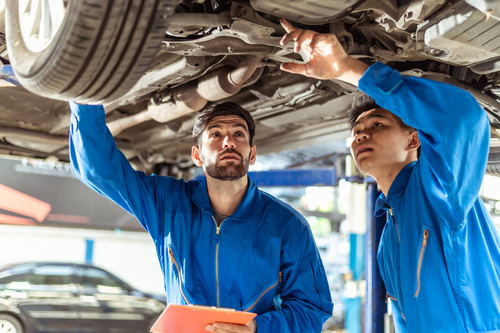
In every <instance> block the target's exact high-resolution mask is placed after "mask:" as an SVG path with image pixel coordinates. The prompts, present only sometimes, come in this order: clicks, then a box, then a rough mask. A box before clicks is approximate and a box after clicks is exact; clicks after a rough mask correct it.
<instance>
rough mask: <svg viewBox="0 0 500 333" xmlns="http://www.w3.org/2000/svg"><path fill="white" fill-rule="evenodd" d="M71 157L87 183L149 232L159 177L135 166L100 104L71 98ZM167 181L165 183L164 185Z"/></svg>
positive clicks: (153, 231)
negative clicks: (116, 137) (124, 152)
mask: <svg viewBox="0 0 500 333" xmlns="http://www.w3.org/2000/svg"><path fill="white" fill-rule="evenodd" d="M70 108H71V125H70V132H69V134H70V138H69V143H70V144H69V148H70V160H71V167H72V169H73V172H74V174H75V175H76V176H77V178H78V179H80V180H81V181H82V182H83V183H84V184H86V185H87V186H88V187H90V188H92V189H93V190H95V191H96V192H98V193H99V194H101V195H103V196H105V197H107V198H108V199H111V200H112V201H114V202H115V203H117V204H118V205H120V206H121V207H122V208H123V209H125V210H126V211H128V212H129V213H131V214H133V215H135V216H136V218H137V219H138V220H139V222H141V224H142V225H143V226H144V228H146V230H148V231H149V232H150V233H153V234H154V233H155V230H149V229H151V225H146V222H148V221H156V220H157V217H156V216H151V214H152V213H154V212H157V209H156V208H155V207H154V206H153V205H154V204H155V200H154V192H155V188H156V187H157V184H156V183H157V180H156V178H158V177H147V176H146V175H145V174H144V173H143V172H136V171H135V170H134V169H132V166H131V165H130V163H129V161H128V160H127V158H126V157H125V156H124V155H123V154H122V153H121V152H120V151H119V150H118V148H117V147H116V144H115V141H114V138H113V136H112V135H111V133H110V132H109V130H108V128H107V127H106V119H105V114H104V108H103V107H102V106H101V105H79V104H76V103H73V102H70ZM164 187H167V188H168V184H163V185H162V188H164Z"/></svg>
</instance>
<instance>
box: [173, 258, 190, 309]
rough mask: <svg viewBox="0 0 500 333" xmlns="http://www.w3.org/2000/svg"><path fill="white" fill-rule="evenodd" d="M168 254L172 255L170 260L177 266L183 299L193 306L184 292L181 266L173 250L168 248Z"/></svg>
mask: <svg viewBox="0 0 500 333" xmlns="http://www.w3.org/2000/svg"><path fill="white" fill-rule="evenodd" d="M168 254H169V255H170V259H172V262H173V263H174V264H175V267H177V275H178V276H179V288H180V290H181V294H182V297H184V300H185V301H186V304H188V305H191V303H189V301H188V300H187V297H186V295H184V291H182V275H181V270H180V268H179V265H178V264H177V260H175V257H174V252H173V251H172V249H171V248H168Z"/></svg>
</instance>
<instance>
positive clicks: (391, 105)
mask: <svg viewBox="0 0 500 333" xmlns="http://www.w3.org/2000/svg"><path fill="white" fill-rule="evenodd" d="M359 89H360V90H362V91H364V92H365V93H366V94H368V95H369V96H371V97H372V98H373V99H374V100H375V101H376V102H377V104H378V105H380V106H381V107H383V108H384V109H387V110H389V111H391V112H392V113H394V114H395V115H397V116H398V117H400V118H401V119H402V120H403V122H404V123H405V124H407V125H409V126H411V127H414V128H416V129H417V130H418V135H419V138H420V141H421V147H422V148H421V149H422V150H421V156H420V162H419V163H420V165H421V177H422V182H423V184H424V185H423V186H424V190H425V192H426V194H427V195H428V196H429V199H430V201H431V202H433V203H434V205H435V207H436V209H437V211H438V212H439V214H440V215H441V217H442V219H441V221H442V222H443V223H445V224H447V226H448V227H450V228H452V229H453V228H456V227H458V226H459V225H460V224H461V223H462V222H463V221H464V219H465V216H466V215H467V212H468V211H469V210H470V208H471V207H472V204H473V203H474V201H475V200H476V198H477V196H478V193H479V189H480V187H481V183H482V179H483V177H484V172H485V170H486V163H487V159H488V151H489V138H490V132H489V121H488V117H487V115H486V113H485V112H484V111H483V109H482V108H481V107H480V105H479V104H478V103H477V101H476V100H475V99H474V98H473V97H472V95H471V94H470V93H469V92H466V91H464V90H462V89H460V88H457V87H455V86H452V85H449V84H445V83H441V82H436V81H432V80H428V79H423V78H417V77H403V76H402V75H401V74H400V73H399V72H398V71H396V70H393V69H392V68H390V67H388V66H386V65H384V64H381V63H377V64H374V65H372V66H371V67H370V68H369V69H368V70H367V71H366V72H365V74H364V75H363V77H362V78H361V80H360V83H359Z"/></svg>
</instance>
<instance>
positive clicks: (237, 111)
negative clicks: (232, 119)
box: [193, 102, 255, 147]
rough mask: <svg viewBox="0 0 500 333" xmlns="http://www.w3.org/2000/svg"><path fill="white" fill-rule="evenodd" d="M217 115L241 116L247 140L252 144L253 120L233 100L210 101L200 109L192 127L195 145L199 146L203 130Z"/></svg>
mask: <svg viewBox="0 0 500 333" xmlns="http://www.w3.org/2000/svg"><path fill="white" fill-rule="evenodd" d="M219 116H238V117H241V118H243V120H245V122H246V123H247V126H248V134H249V138H250V140H249V141H250V146H252V142H253V137H254V135H255V122H254V120H253V118H252V115H251V114H250V112H248V111H247V110H245V109H243V108H242V107H241V106H239V105H238V104H236V103H234V102H217V103H212V104H211V105H210V106H208V107H207V108H205V109H204V110H202V111H201V114H200V115H199V116H198V118H196V122H195V124H194V128H193V138H194V144H195V145H196V146H198V147H201V143H202V134H203V131H204V130H205V128H206V127H207V125H208V123H209V122H210V121H211V120H212V119H214V118H215V117H219Z"/></svg>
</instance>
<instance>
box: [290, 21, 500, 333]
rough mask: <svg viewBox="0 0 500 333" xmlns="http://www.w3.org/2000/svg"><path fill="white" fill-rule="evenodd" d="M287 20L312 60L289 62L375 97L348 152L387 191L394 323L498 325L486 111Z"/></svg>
mask: <svg viewBox="0 0 500 333" xmlns="http://www.w3.org/2000/svg"><path fill="white" fill-rule="evenodd" d="M282 25H283V26H284V27H285V29H286V30H287V35H285V36H284V37H283V40H282V43H283V44H286V43H287V42H288V41H290V40H293V41H295V51H298V50H299V49H300V48H303V50H304V51H305V52H306V53H307V55H308V57H309V59H310V60H309V62H308V63H307V64H303V65H299V64H292V63H289V64H283V65H282V69H283V70H286V71H290V72H294V73H300V74H304V75H307V76H312V77H316V78H319V79H338V80H343V81H345V82H349V83H351V84H353V85H355V86H358V87H359V89H360V90H362V91H364V92H365V93H366V94H367V95H369V96H371V97H372V98H373V99H374V101H376V104H375V102H374V101H365V103H361V104H360V105H358V106H357V107H355V108H354V110H353V111H352V112H351V114H350V123H351V127H352V130H351V133H352V138H353V140H352V144H351V153H352V155H353V157H354V160H355V162H356V165H357V166H358V168H359V170H360V171H361V172H363V173H365V174H368V175H371V176H373V177H374V178H375V179H376V180H377V183H378V185H379V186H380V188H381V190H382V192H383V193H382V194H381V195H380V197H379V199H378V200H377V204H376V211H375V214H376V215H382V214H383V213H385V212H388V213H389V218H388V221H387V224H386V226H385V229H384V231H383V234H382V238H381V241H380V244H379V250H378V255H377V260H378V264H379V268H380V272H381V275H382V278H383V279H384V282H385V285H386V288H387V298H388V299H390V302H391V303H392V305H393V309H394V311H393V315H394V324H395V327H396V331H397V332H455V333H457V332H500V251H499V248H500V238H499V235H498V232H497V231H496V229H495V226H494V224H493V223H492V221H491V218H490V216H489V214H488V211H487V210H486V208H485V207H484V204H483V202H482V200H481V199H480V198H479V196H478V193H479V189H480V187H481V182H482V179H483V176H484V172H485V169H486V161H487V157H488V146H489V138H490V133H489V122H488V118H487V116H486V114H485V112H484V111H483V110H482V109H481V107H480V106H479V105H478V103H477V102H476V101H475V100H474V98H473V97H472V96H471V95H470V94H469V93H467V92H465V91H463V90H461V89H458V88H456V87H454V86H451V85H446V84H443V83H438V82H434V81H430V80H425V79H421V78H413V77H403V76H401V74H399V73H398V72H397V71H395V70H393V69H391V68H389V67H387V66H385V65H383V64H381V63H377V64H375V65H373V66H371V67H368V66H367V65H365V64H364V63H362V62H360V61H358V60H356V59H354V58H352V57H349V56H348V55H347V54H346V53H345V52H344V50H343V48H342V46H341V45H340V43H339V42H338V40H337V38H336V37H335V36H334V35H332V34H318V33H316V32H313V31H309V30H302V29H294V27H293V26H291V25H290V24H289V23H288V22H286V21H285V20H282ZM370 104H371V105H370ZM378 105H380V106H381V107H379V106H378ZM415 129H416V130H415ZM419 147H420V149H421V154H420V157H418V150H419Z"/></svg>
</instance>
